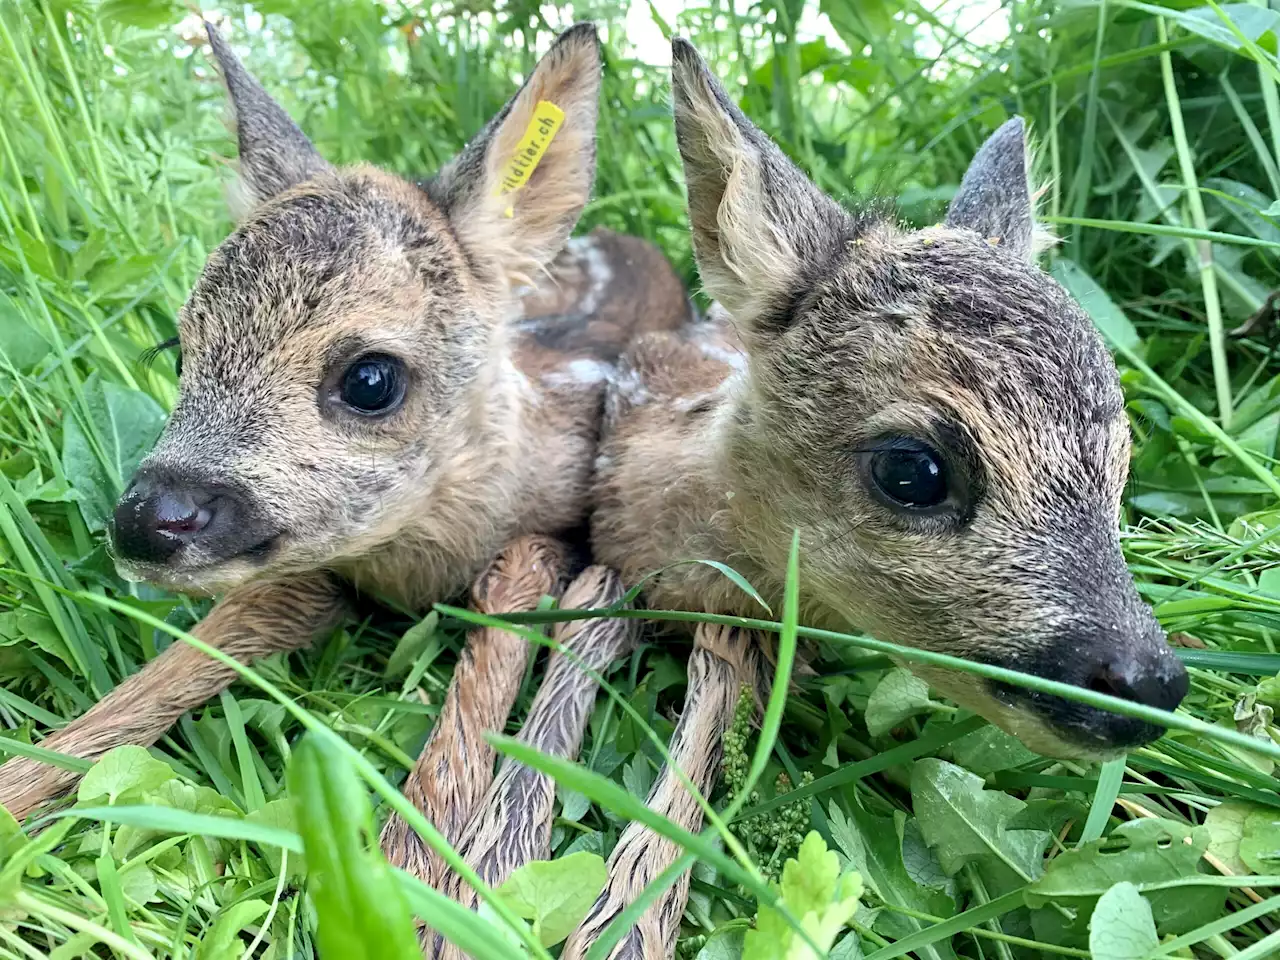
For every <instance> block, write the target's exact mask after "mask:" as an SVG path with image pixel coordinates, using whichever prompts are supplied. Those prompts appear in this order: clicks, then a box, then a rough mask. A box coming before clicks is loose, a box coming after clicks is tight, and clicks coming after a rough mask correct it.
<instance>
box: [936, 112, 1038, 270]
mask: <svg viewBox="0 0 1280 960" xmlns="http://www.w3.org/2000/svg"><path fill="white" fill-rule="evenodd" d="M947 225H948V226H952V227H967V228H968V229H970V230H975V231H977V232H978V234H980V235H981V236H983V237H985V238H987V239H992V240H998V241H999V246H1000V247H1001V248H1003V249H1005V250H1008V251H1009V252H1010V253H1012V254H1013V255H1014V256H1017V257H1021V258H1022V259H1023V260H1031V259H1033V258H1034V257H1035V247H1036V243H1035V232H1036V231H1035V212H1034V210H1033V208H1032V203H1031V182H1030V164H1029V162H1028V155H1027V130H1026V124H1025V123H1024V122H1023V119H1022V118H1021V117H1014V118H1013V119H1012V120H1007V121H1005V123H1004V124H1003V125H1002V126H1001V127H1000V129H999V130H997V131H996V132H995V133H993V134H992V135H991V136H990V137H988V138H987V142H986V143H984V144H983V145H982V146H981V147H979V148H978V152H977V154H976V155H975V156H974V158H973V162H972V163H970V164H969V169H968V170H967V171H965V175H964V179H963V180H962V181H961V182H960V189H959V190H958V191H957V192H956V195H955V197H954V199H952V201H951V207H950V209H949V210H948V211H947Z"/></svg>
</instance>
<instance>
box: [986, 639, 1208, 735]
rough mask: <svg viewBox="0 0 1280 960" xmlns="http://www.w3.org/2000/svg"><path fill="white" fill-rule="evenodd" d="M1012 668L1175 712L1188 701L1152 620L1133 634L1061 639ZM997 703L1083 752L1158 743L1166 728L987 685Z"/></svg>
mask: <svg viewBox="0 0 1280 960" xmlns="http://www.w3.org/2000/svg"><path fill="white" fill-rule="evenodd" d="M1014 666H1015V668H1016V669H1019V670H1023V671H1025V672H1027V673H1034V674H1036V675H1037V676H1041V677H1045V678H1046V679H1050V680H1059V681H1062V682H1063V683H1070V684H1073V685H1074V686H1078V687H1084V688H1086V689H1089V690H1094V691H1096V692H1098V693H1105V694H1109V695H1110V696H1113V697H1119V698H1120V699H1122V700H1129V701H1131V702H1133V703H1140V704H1143V705H1144V706H1148V707H1156V708H1158V709H1161V710H1174V709H1176V708H1177V706H1178V704H1180V703H1181V702H1182V698H1183V697H1185V696H1186V695H1187V689H1188V687H1189V686H1190V680H1189V678H1188V677H1187V670H1186V667H1184V666H1183V665H1182V661H1181V660H1179V659H1178V657H1177V655H1176V654H1175V653H1174V652H1173V650H1172V649H1170V647H1169V645H1168V644H1167V643H1166V642H1165V640H1164V637H1163V634H1161V633H1160V630H1159V627H1157V626H1156V624H1155V621H1154V620H1150V622H1149V623H1147V624H1139V625H1138V629H1137V630H1135V631H1134V632H1133V633H1128V634H1118V633H1116V632H1115V631H1111V630H1098V631H1096V632H1094V631H1087V632H1085V631H1081V632H1073V633H1071V634H1070V635H1067V636H1063V637H1059V638H1058V639H1057V642H1055V643H1051V644H1048V645H1046V647H1045V648H1044V649H1042V650H1041V651H1040V655H1039V656H1037V657H1034V658H1031V659H1030V660H1028V661H1023V662H1019V663H1017V664H1016V665H1014ZM993 689H994V692H995V694H996V696H997V697H998V698H999V699H1001V700H1003V701H1004V702H1006V703H1009V704H1016V705H1020V706H1023V707H1026V708H1030V710H1031V711H1032V712H1034V713H1036V714H1039V716H1040V717H1041V718H1042V719H1043V720H1044V721H1046V722H1047V723H1048V724H1049V726H1051V727H1052V728H1053V729H1054V730H1055V731H1056V732H1057V733H1058V735H1059V736H1061V737H1062V738H1063V739H1065V740H1067V741H1070V742H1072V743H1075V744H1078V745H1079V746H1081V747H1084V748H1086V749H1087V750H1091V751H1092V750H1097V751H1111V750H1124V749H1129V748H1132V747H1137V746H1141V745H1142V744H1144V743H1150V742H1151V741H1152V740H1155V739H1158V738H1159V737H1160V736H1161V735H1163V733H1164V728H1163V727H1161V726H1159V725H1158V724H1154V723H1148V722H1146V721H1145V720H1139V719H1137V718H1135V717H1128V716H1125V715H1123V714H1119V713H1112V712H1111V711H1109V710H1101V709H1098V708H1097V707H1090V706H1086V705H1084V704H1082V703H1078V702H1076V701H1074V700H1068V699H1066V698H1065V697H1057V696H1053V695H1051V694H1046V693H1039V692H1035V691H1031V690H1027V689H1026V688H1022V687H1017V686H1015V685H1011V684H1005V683H996V684H993Z"/></svg>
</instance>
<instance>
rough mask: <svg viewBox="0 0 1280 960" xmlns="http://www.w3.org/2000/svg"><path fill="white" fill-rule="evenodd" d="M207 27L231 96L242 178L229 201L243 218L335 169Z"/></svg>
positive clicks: (206, 29) (233, 213)
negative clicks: (299, 185) (284, 192)
mask: <svg viewBox="0 0 1280 960" xmlns="http://www.w3.org/2000/svg"><path fill="white" fill-rule="evenodd" d="M204 28H205V31H206V32H207V33H208V34H209V45H210V47H212V48H213V55H214V58H215V59H216V60H217V61H218V72H219V73H220V74H221V75H222V81H223V83H225V84H226V87H227V93H228V95H229V96H230V98H231V110H232V115H233V117H234V122H235V131H236V139H237V140H238V141H239V145H240V163H239V169H240V176H239V179H238V182H237V183H236V186H235V187H234V188H233V190H232V191H231V196H230V198H229V199H230V203H231V212H232V215H233V216H234V217H235V218H236V219H237V220H241V219H243V218H244V217H245V216H246V215H247V214H248V213H249V212H250V211H251V210H253V208H254V207H256V206H257V205H258V204H260V203H262V202H263V201H264V200H269V199H270V198H271V197H274V196H275V195H276V194H278V193H280V192H282V191H284V190H287V189H289V188H290V187H292V186H296V185H297V184H299V183H302V182H303V181H304V180H309V179H311V178H312V177H314V176H316V175H317V174H320V173H324V172H325V171H327V170H330V169H331V168H330V166H329V164H327V163H326V162H325V161H324V159H323V158H322V157H321V156H320V154H319V153H317V152H316V148H315V147H314V146H312V144H311V141H310V140H308V139H307V138H306V135H305V134H304V133H303V132H302V131H301V130H299V129H298V125H297V124H296V123H294V122H293V121H292V120H290V119H289V115H288V114H287V113H285V112H284V108H283V107H281V106H280V104H278V103H276V102H275V101H274V100H272V99H271V97H270V96H269V95H268V94H267V91H266V90H264V89H262V84H260V83H258V81H257V80H255V79H254V78H253V76H252V74H250V73H249V71H248V70H246V69H245V68H244V64H243V63H241V62H240V58H239V57H237V56H236V55H235V53H233V52H232V50H231V47H230V46H228V45H227V41H226V40H224V39H222V35H221V34H220V33H218V31H217V30H215V29H214V27H213V25H212V24H211V23H208V22H207V21H206V22H205V25H204Z"/></svg>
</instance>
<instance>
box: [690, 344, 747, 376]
mask: <svg viewBox="0 0 1280 960" xmlns="http://www.w3.org/2000/svg"><path fill="white" fill-rule="evenodd" d="M698 346H699V348H700V349H701V350H702V355H703V356H704V357H710V358H711V359H713V360H719V361H720V362H721V363H724V364H728V365H729V366H730V367H732V368H733V369H734V370H745V369H747V357H746V354H744V353H743V352H742V351H741V350H731V349H729V348H728V347H726V346H724V345H723V344H719V343H716V342H714V341H712V340H703V341H701V342H699V344H698Z"/></svg>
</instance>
